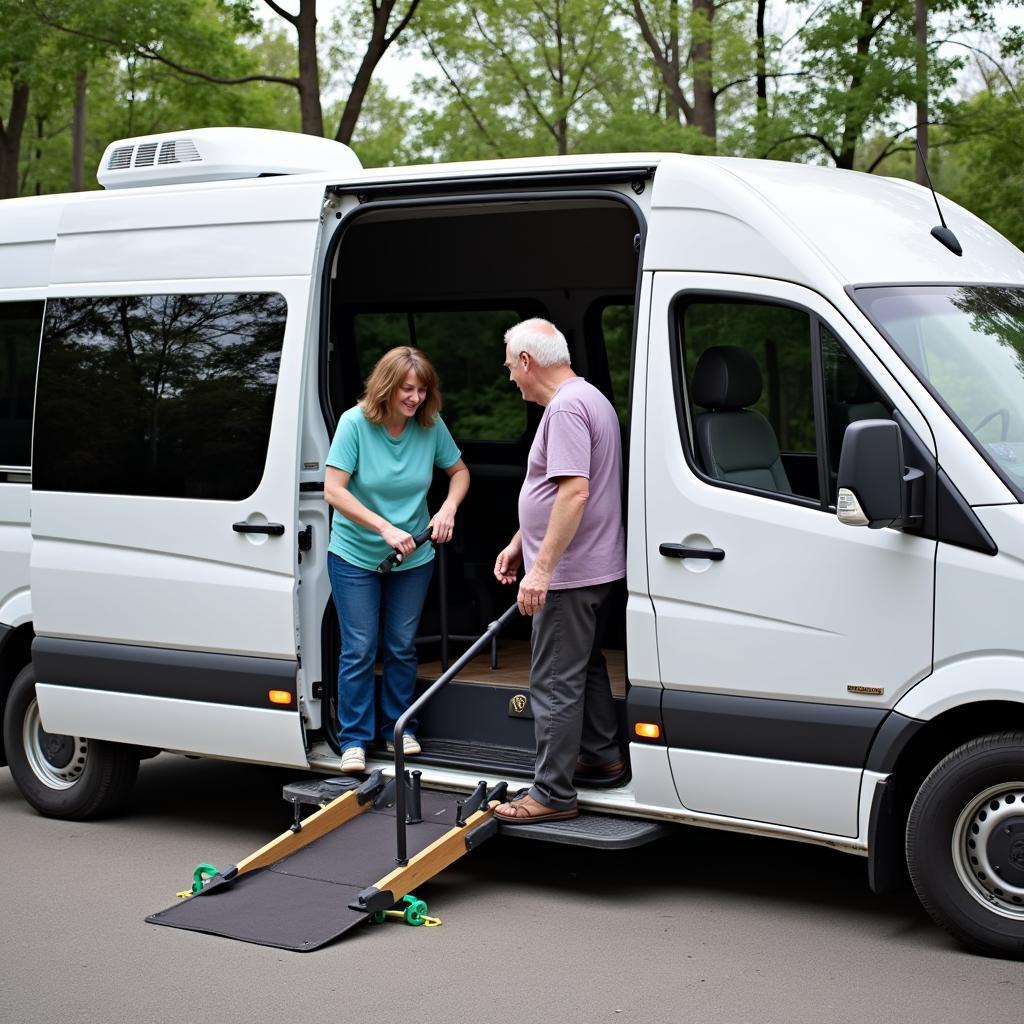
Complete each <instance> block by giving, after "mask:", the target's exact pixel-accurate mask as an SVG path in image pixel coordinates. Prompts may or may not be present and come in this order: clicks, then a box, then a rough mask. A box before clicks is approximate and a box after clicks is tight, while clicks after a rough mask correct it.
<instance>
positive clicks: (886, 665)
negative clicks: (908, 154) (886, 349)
mask: <svg viewBox="0 0 1024 1024" xmlns="http://www.w3.org/2000/svg"><path fill="white" fill-rule="evenodd" d="M652 310H653V313H652V318H651V343H650V361H649V366H648V374H647V391H648V395H647V405H646V408H647V417H646V419H647V438H648V441H647V463H646V474H645V478H646V486H647V501H646V509H647V513H646V517H647V545H648V572H649V579H650V589H651V598H652V601H653V604H654V609H655V616H656V620H657V638H658V656H659V660H660V672H661V679H662V682H663V685H664V687H665V694H664V702H663V709H664V722H665V730H666V738H667V742H668V746H669V748H670V749H669V757H670V762H671V765H672V773H673V777H674V779H675V784H676V787H677V790H678V793H679V797H680V799H681V800H682V802H683V804H684V805H685V806H686V807H688V808H690V809H693V810H696V811H703V812H707V813H712V814H720V815H724V816H727V817H732V818H741V819H747V820H754V821H762V822H771V823H774V824H777V825H785V826H791V827H795V828H801V829H810V830H815V831H820V832H827V833H832V834H837V835H845V836H856V835H858V833H859V827H860V825H859V822H860V815H859V813H858V802H859V794H860V787H861V775H862V770H863V767H864V763H865V758H866V755H867V751H868V747H869V745H870V742H871V740H872V738H873V736H874V734H875V730H876V729H877V728H878V726H879V725H880V723H881V721H882V720H883V719H884V718H885V716H886V714H887V713H888V709H889V708H891V707H892V706H893V704H894V703H895V702H896V701H897V700H898V698H899V697H900V695H901V694H902V693H904V692H906V690H907V689H908V688H909V687H911V686H913V685H914V684H915V683H916V682H918V681H919V680H921V679H922V678H924V677H925V676H926V675H928V674H929V673H930V671H931V659H932V621H933V600H932V596H933V588H934V572H935V570H934V564H935V551H936V541H935V540H934V539H930V538H928V537H925V536H915V535H913V534H911V533H908V532H901V531H899V530H895V529H879V530H868V529H859V530H858V529H851V528H849V527H847V526H844V525H842V524H841V523H840V522H839V521H838V519H837V518H836V516H835V503H836V497H835V480H836V473H837V469H838V462H839V452H840V448H841V444H842V437H843V433H844V431H845V429H846V426H847V425H848V424H849V423H851V422H854V421H856V420H860V419H879V418H883V419H884V418H891V417H892V415H893V410H894V409H896V410H897V412H898V413H899V414H901V415H902V416H904V417H905V422H909V423H911V424H912V425H913V428H914V429H915V430H917V431H918V432H919V433H918V436H919V437H920V438H923V439H924V443H925V444H926V445H927V446H928V447H929V448H930V446H931V444H932V442H931V436H930V434H929V433H928V431H927V427H926V426H925V425H924V423H923V421H922V420H921V418H920V416H919V415H917V413H916V410H915V409H914V408H913V406H912V405H911V404H910V403H909V401H908V400H907V399H906V396H905V395H904V394H903V393H902V392H901V391H900V390H899V389H898V388H897V386H896V385H895V382H893V381H892V379H891V378H889V377H888V375H887V374H886V371H885V370H884V368H883V367H882V366H881V364H880V363H879V362H878V360H877V359H876V358H875V357H874V356H873V354H872V353H871V352H870V350H869V349H868V348H867V346H866V345H864V343H863V341H861V339H859V338H857V336H856V335H855V334H853V332H852V331H851V330H850V329H849V328H848V327H846V328H845V330H843V329H842V328H841V327H840V325H841V324H842V321H841V318H839V316H838V315H837V314H836V313H835V311H834V310H832V309H831V307H830V306H828V304H827V303H825V302H824V301H823V300H822V299H820V298H819V297H818V296H816V295H814V294H813V293H811V292H809V291H807V290H805V289H802V288H799V287H796V286H794V285H788V284H785V283H783V282H776V281H769V280H765V279H751V278H739V277H737V278H729V277H728V276H726V275H720V274H719V275H699V274H675V273H657V274H655V277H654V293H653V301H652ZM868 371H869V372H868ZM878 381H885V382H886V383H885V390H884V391H883V390H882V389H881V388H880V387H879V386H878V384H877V383H876V382H878Z"/></svg>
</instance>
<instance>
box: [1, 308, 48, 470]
mask: <svg viewBox="0 0 1024 1024" xmlns="http://www.w3.org/2000/svg"><path fill="white" fill-rule="evenodd" d="M42 324H43V303H42V302H41V301H40V302H3V303H0V466H28V465H29V464H30V462H31V447H32V401H33V398H34V396H35V388H36V361H37V358H38V355H39V331H40V328H41V327H42Z"/></svg>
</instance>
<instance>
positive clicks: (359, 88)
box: [334, 0, 395, 146]
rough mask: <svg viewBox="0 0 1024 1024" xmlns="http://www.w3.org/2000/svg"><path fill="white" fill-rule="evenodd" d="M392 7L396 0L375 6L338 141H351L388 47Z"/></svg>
mask: <svg viewBox="0 0 1024 1024" xmlns="http://www.w3.org/2000/svg"><path fill="white" fill-rule="evenodd" d="M394 7H395V0H381V5H380V7H375V8H374V11H373V31H372V32H371V33H370V41H369V42H368V43H367V44H366V50H365V52H364V53H363V59H362V62H361V63H360V65H359V70H358V71H357V72H356V77H355V78H354V79H353V80H352V88H351V89H350V90H349V94H348V99H347V100H346V101H345V109H344V110H343V111H342V112H341V121H340V123H339V124H338V131H337V134H336V135H335V136H334V137H335V139H336V140H337V141H338V142H344V143H345V145H346V146H348V145H351V143H352V136H353V134H354V133H355V130H356V122H357V121H358V120H359V115H360V114H361V113H362V111H363V103H364V102H365V100H366V92H367V90H368V89H369V88H370V81H371V80H372V79H373V72H374V71H375V70H376V68H377V65H378V64H379V63H380V59H381V57H383V56H384V51H385V50H386V49H387V43H386V42H385V36H386V35H387V30H388V20H389V19H390V18H391V12H392V11H393V10H394Z"/></svg>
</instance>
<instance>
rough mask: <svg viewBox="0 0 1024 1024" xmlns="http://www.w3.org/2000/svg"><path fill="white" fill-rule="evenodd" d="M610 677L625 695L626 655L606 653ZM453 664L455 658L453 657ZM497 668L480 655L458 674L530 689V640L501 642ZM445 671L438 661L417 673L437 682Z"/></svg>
mask: <svg viewBox="0 0 1024 1024" xmlns="http://www.w3.org/2000/svg"><path fill="white" fill-rule="evenodd" d="M602 653H603V654H604V658H605V662H606V663H607V665H608V678H609V680H610V682H611V686H612V695H613V696H614V697H617V698H624V697H625V696H626V653H625V651H621V650H605V651H602ZM451 660H452V661H454V660H455V659H454V656H453V657H452V658H451ZM497 662H498V664H497V667H496V668H491V655H490V654H489V653H484V654H481V655H480V656H479V657H477V658H474V659H473V660H472V661H470V662H469V663H468V664H467V665H466V667H465V668H463V669H462V671H461V672H460V673H459V675H458V681H459V682H460V683H484V684H486V685H488V686H505V687H508V688H509V689H515V690H527V689H529V686H530V642H529V640H506V639H502V640H500V641H499V643H498V655H497ZM443 671H444V667H443V666H442V664H441V662H440V661H439V660H434V661H425V662H424V661H421V662H420V664H419V669H418V673H419V676H420V678H421V679H428V680H433V679H436V678H437V677H438V676H439V675H441V673H442V672H443Z"/></svg>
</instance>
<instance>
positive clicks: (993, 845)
mask: <svg viewBox="0 0 1024 1024" xmlns="http://www.w3.org/2000/svg"><path fill="white" fill-rule="evenodd" d="M953 864H954V866H955V867H956V873H957V876H958V877H959V878H960V882H961V883H962V884H963V887H964V888H965V889H966V890H967V891H968V892H969V893H970V894H971V896H973V897H974V899H975V900H977V901H978V903H980V904H981V905H982V906H984V907H985V908H986V909H987V910H990V911H992V912H993V913H996V914H999V915H1000V916H1002V917H1006V918H1010V919H1011V920H1014V921H1024V782H1016V781H1015V782H1005V783H1001V784H999V785H998V786H990V787H989V788H988V789H986V790H985V791H984V792H983V793H979V794H978V795H977V796H976V797H974V798H973V799H972V800H971V801H970V802H969V803H968V804H967V806H966V807H964V809H963V810H962V811H961V812H960V817H959V818H957V821H956V825H955V826H954V828H953Z"/></svg>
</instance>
